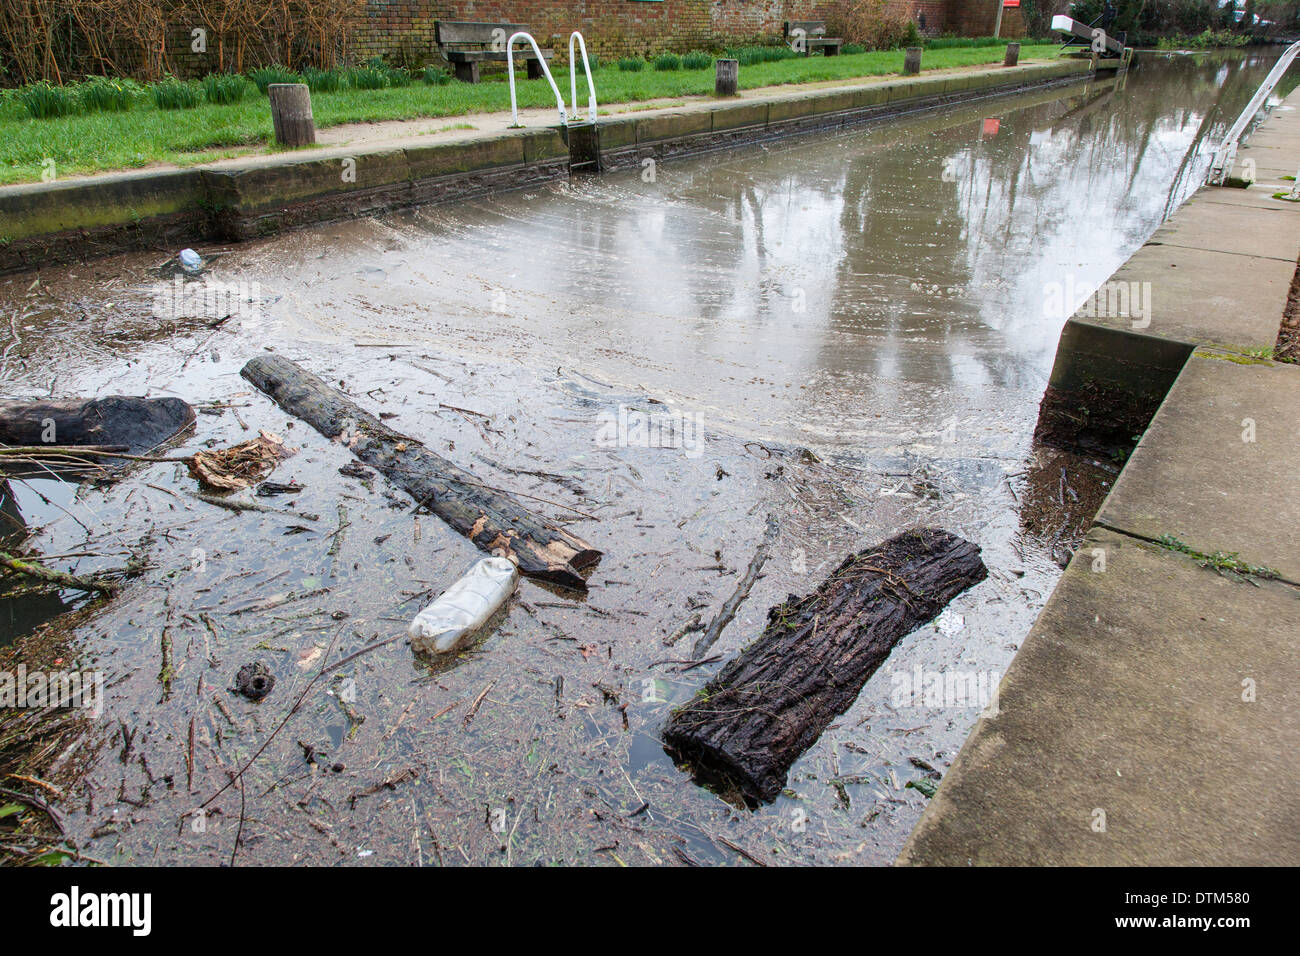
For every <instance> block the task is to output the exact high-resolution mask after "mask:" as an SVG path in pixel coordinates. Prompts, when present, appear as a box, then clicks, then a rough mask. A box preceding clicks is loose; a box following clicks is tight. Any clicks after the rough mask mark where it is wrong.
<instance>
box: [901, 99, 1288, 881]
mask: <svg viewBox="0 0 1300 956" xmlns="http://www.w3.org/2000/svg"><path fill="white" fill-rule="evenodd" d="M1297 157H1300V92H1297V93H1293V94H1292V95H1291V96H1290V97H1288V99H1287V100H1286V102H1285V103H1284V105H1283V106H1282V107H1281V108H1279V109H1278V110H1276V111H1275V112H1274V113H1273V114H1272V116H1271V117H1270V118H1269V119H1268V120H1266V122H1265V123H1264V124H1263V125H1262V126H1261V128H1260V129H1259V130H1258V131H1257V132H1256V133H1255V134H1254V135H1253V136H1252V137H1251V138H1250V140H1249V143H1248V144H1247V146H1246V147H1245V148H1243V149H1242V151H1241V153H1240V155H1239V157H1238V160H1239V166H1238V175H1240V172H1241V168H1242V165H1244V164H1245V163H1246V162H1251V163H1253V165H1254V167H1255V173H1256V175H1257V176H1258V182H1257V184H1256V185H1254V186H1252V187H1250V188H1248V189H1231V188H1212V187H1207V188H1204V189H1202V190H1201V191H1200V192H1199V193H1197V195H1196V196H1195V197H1194V198H1193V199H1192V200H1191V201H1189V202H1188V203H1187V204H1186V205H1184V206H1183V207H1182V208H1181V209H1180V210H1179V211H1178V212H1177V214H1175V215H1174V217H1173V218H1172V219H1171V220H1170V221H1169V222H1167V223H1166V224H1165V225H1164V226H1162V227H1161V228H1160V229H1159V230H1157V232H1156V233H1155V234H1154V235H1153V236H1152V237H1151V239H1150V240H1149V241H1148V242H1147V243H1146V244H1145V245H1144V246H1143V247H1142V248H1141V249H1139V250H1138V251H1137V253H1135V254H1134V255H1133V257H1132V258H1131V259H1130V260H1129V261H1128V262H1127V263H1126V264H1125V265H1124V266H1123V267H1122V268H1121V269H1120V270H1119V272H1117V273H1116V275H1115V280H1116V281H1123V282H1125V283H1126V284H1129V287H1130V289H1132V288H1133V287H1132V285H1131V283H1138V288H1141V287H1142V285H1141V284H1142V283H1149V286H1148V288H1149V289H1150V292H1151V295H1150V309H1149V310H1147V313H1146V314H1145V315H1133V314H1119V315H1115V314H1110V315H1105V316H1101V315H1097V314H1094V310H1092V309H1088V310H1086V311H1085V313H1084V314H1081V315H1076V316H1075V317H1074V318H1072V319H1071V320H1070V321H1069V322H1068V323H1067V325H1066V327H1065V330H1064V332H1063V333H1062V335H1061V343H1060V349H1059V352H1058V355H1057V360H1056V367H1055V370H1054V372H1053V375H1052V386H1053V388H1054V389H1055V390H1057V392H1058V393H1059V394H1058V395H1057V396H1056V399H1057V400H1058V402H1059V403H1060V405H1061V406H1062V407H1064V408H1065V409H1066V411H1060V410H1058V411H1056V412H1049V413H1045V419H1046V420H1047V424H1046V426H1045V427H1046V429H1047V430H1048V431H1050V430H1052V429H1054V428H1055V429H1058V430H1060V429H1063V428H1064V426H1062V425H1061V421H1062V420H1063V419H1061V418H1060V416H1062V415H1067V414H1069V407H1070V405H1071V404H1073V406H1074V412H1073V414H1074V415H1075V417H1076V419H1078V420H1077V421H1075V422H1074V426H1076V427H1081V428H1082V430H1083V432H1084V433H1085V434H1087V433H1088V431H1089V426H1090V422H1089V421H1088V419H1089V417H1090V416H1091V415H1092V414H1093V412H1094V411H1095V409H1093V408H1090V407H1088V404H1087V403H1089V402H1091V401H1093V400H1094V399H1095V398H1097V397H1098V396H1104V397H1106V398H1107V400H1108V401H1110V402H1111V403H1112V404H1111V411H1110V413H1108V416H1107V417H1106V419H1105V420H1104V421H1103V422H1102V424H1101V426H1100V435H1098V434H1097V430H1096V429H1094V430H1093V432H1092V434H1093V437H1094V438H1095V439H1096V440H1097V441H1099V442H1102V443H1104V442H1105V441H1106V440H1108V439H1109V438H1111V437H1114V432H1115V429H1116V428H1118V427H1119V426H1118V424H1117V419H1116V416H1115V414H1114V413H1115V411H1116V410H1118V419H1120V420H1125V421H1127V422H1128V423H1130V424H1134V423H1136V427H1138V428H1139V429H1141V428H1142V427H1144V426H1145V423H1143V422H1141V419H1142V416H1143V415H1146V416H1147V417H1148V418H1150V424H1149V427H1145V432H1144V433H1142V437H1141V440H1140V442H1138V444H1137V447H1136V449H1135V450H1134V451H1133V453H1132V456H1131V457H1130V458H1129V460H1128V462H1127V464H1126V465H1125V467H1124V469H1123V471H1122V472H1121V474H1120V477H1119V479H1118V480H1117V482H1116V483H1115V486H1114V488H1113V489H1112V490H1111V492H1110V495H1109V496H1108V497H1107V498H1106V500H1105V502H1104V503H1103V505H1102V507H1101V510H1100V512H1099V513H1098V514H1097V517H1096V519H1095V522H1094V525H1093V527H1092V529H1091V530H1090V531H1089V533H1088V535H1087V538H1086V539H1085V541H1084V543H1083V545H1082V546H1081V547H1080V548H1079V550H1078V551H1077V552H1076V553H1075V555H1074V557H1073V560H1072V561H1071V562H1070V564H1069V566H1068V567H1067V568H1066V570H1065V573H1064V575H1063V576H1062V578H1061V580H1060V582H1059V584H1058V586H1057V588H1056V590H1055V591H1054V593H1053V594H1052V596H1051V598H1050V599H1049V601H1048V603H1047V605H1046V607H1045V608H1044V609H1043V612H1042V614H1041V615H1040V616H1039V618H1038V621H1037V622H1036V623H1035V625H1034V627H1033V629H1032V631H1031V632H1030V634H1029V636H1028V638H1027V639H1026V640H1025V643H1024V645H1023V646H1022V647H1021V649H1020V651H1019V653H1018V654H1017V655H1016V657H1015V659H1014V660H1013V662H1012V664H1011V667H1010V668H1009V670H1008V671H1007V674H1006V676H1005V677H1004V679H1003V681H1002V684H1001V687H1000V693H999V701H998V707H997V713H996V715H990V716H986V717H983V718H981V719H980V721H979V722H978V723H977V724H976V726H975V729H974V730H973V731H972V732H971V735H970V737H969V738H968V739H967V741H966V744H965V745H964V746H963V748H962V750H961V753H960V754H959V755H958V756H957V758H956V760H955V762H954V763H953V765H952V767H951V769H950V770H949V771H948V773H947V774H946V776H945V777H944V778H943V781H942V782H941V783H940V785H939V789H938V792H937V794H936V795H935V797H934V799H933V801H932V802H931V804H930V806H929V807H928V808H927V810H926V812H925V815H924V816H923V817H922V818H921V821H920V823H919V824H918V825H917V827H916V829H915V831H914V832H913V833H912V835H911V838H910V839H909V841H908V843H907V845H906V846H905V847H904V849H903V852H902V854H901V856H900V857H899V863H901V864H909V865H957V866H964V865H981V864H991V865H1157V864H1159V865H1193V864H1204V865H1236V866H1250V865H1285V864H1289V865H1295V864H1297V863H1300V829H1298V828H1297V827H1296V824H1295V821H1296V814H1297V804H1296V797H1295V794H1296V792H1297V786H1296V784H1297V780H1298V778H1300V767H1298V765H1297V762H1296V758H1295V755H1296V753H1297V752H1300V655H1298V654H1297V649H1298V648H1297V644H1298V643H1300V547H1297V545H1296V529H1297V528H1298V527H1300V495H1297V494H1296V487H1295V486H1296V482H1297V480H1298V479H1300V427H1298V426H1297V417H1298V413H1300V367H1297V366H1295V365H1291V364H1283V363H1278V362H1274V361H1272V360H1271V359H1270V356H1271V354H1272V348H1273V346H1274V343H1275V342H1276V341H1277V337H1278V329H1279V325H1280V324H1281V320H1282V317H1283V312H1284V310H1285V309H1286V308H1287V305H1288V297H1289V295H1290V296H1292V297H1293V293H1292V290H1293V281H1294V280H1295V278H1296V275H1297V270H1296V263H1297V258H1298V257H1300V207H1298V206H1297V204H1295V203H1291V202H1287V201H1285V200H1280V199H1277V198H1274V194H1276V193H1279V192H1285V191H1287V190H1289V189H1290V188H1291V186H1292V185H1293V183H1292V182H1291V181H1287V180H1283V179H1282V178H1281V177H1283V176H1288V175H1294V174H1295V171H1296V170H1295V168H1294V167H1295V166H1296V164H1297ZM1137 311H1141V310H1137ZM1152 412H1154V417H1151V413H1152ZM1052 415H1056V416H1057V418H1056V419H1053V418H1052ZM1215 565H1217V566H1219V567H1220V568H1221V571H1219V572H1216V570H1215V569H1214V566H1215ZM1246 566H1251V567H1253V568H1255V569H1256V570H1257V571H1258V572H1260V573H1258V574H1257V575H1254V576H1253V578H1252V579H1248V578H1246V577H1243V576H1242V575H1241V574H1235V573H1233V571H1232V569H1233V568H1236V569H1237V570H1238V571H1241V570H1245V569H1246Z"/></svg>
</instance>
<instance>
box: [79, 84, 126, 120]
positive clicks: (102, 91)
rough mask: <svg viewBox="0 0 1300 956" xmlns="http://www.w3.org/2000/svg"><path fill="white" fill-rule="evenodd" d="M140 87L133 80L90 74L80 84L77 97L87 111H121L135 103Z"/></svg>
mask: <svg viewBox="0 0 1300 956" xmlns="http://www.w3.org/2000/svg"><path fill="white" fill-rule="evenodd" d="M139 89H140V87H139V86H138V85H137V84H136V83H135V82H134V81H133V80H111V79H109V78H108V77H106V76H92V77H91V78H90V79H88V80H86V82H85V83H82V84H81V87H80V89H78V90H77V97H78V99H80V101H81V108H82V109H84V110H86V111H87V112H92V111H94V110H103V111H104V112H106V113H122V112H125V111H126V110H129V109H130V108H131V106H132V105H133V104H134V103H135V96H136V93H137V92H138V91H139Z"/></svg>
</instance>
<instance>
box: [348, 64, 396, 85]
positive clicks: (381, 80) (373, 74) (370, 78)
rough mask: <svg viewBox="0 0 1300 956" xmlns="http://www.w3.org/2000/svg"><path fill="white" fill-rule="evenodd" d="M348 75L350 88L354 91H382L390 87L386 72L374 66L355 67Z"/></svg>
mask: <svg viewBox="0 0 1300 956" xmlns="http://www.w3.org/2000/svg"><path fill="white" fill-rule="evenodd" d="M347 75H348V86H350V87H352V88H353V89H354V90H382V89H383V88H384V87H386V86H387V85H388V77H387V76H385V75H384V71H383V70H382V69H377V68H375V67H373V66H354V67H353V68H352V69H350V70H348V74H347Z"/></svg>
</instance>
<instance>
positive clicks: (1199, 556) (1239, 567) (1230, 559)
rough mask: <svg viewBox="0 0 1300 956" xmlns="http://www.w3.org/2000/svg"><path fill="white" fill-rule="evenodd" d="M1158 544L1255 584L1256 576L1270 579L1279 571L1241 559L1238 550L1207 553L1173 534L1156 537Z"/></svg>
mask: <svg viewBox="0 0 1300 956" xmlns="http://www.w3.org/2000/svg"><path fill="white" fill-rule="evenodd" d="M1156 544H1158V545H1160V546H1161V547H1162V548H1166V549H1167V550H1169V551H1176V552H1178V553H1179V554H1185V555H1187V556H1188V557H1189V558H1192V559H1193V560H1194V561H1196V562H1197V563H1198V564H1200V566H1201V567H1203V568H1211V569H1212V570H1214V571H1217V572H1218V573H1219V574H1221V575H1223V576H1224V577H1225V578H1232V579H1233V580H1234V581H1248V582H1250V583H1251V584H1254V583H1255V582H1254V580H1252V579H1254V578H1264V579H1265V580H1268V579H1272V578H1276V577H1277V576H1278V573H1277V571H1275V570H1274V569H1273V568H1267V567H1261V566H1259V565H1254V564H1248V563H1246V562H1245V561H1243V560H1241V557H1240V556H1239V555H1238V554H1237V552H1236V551H1214V552H1212V553H1210V554H1206V553H1205V552H1203V551H1197V550H1196V549H1195V548H1192V547H1190V546H1189V545H1187V544H1185V543H1184V542H1182V541H1180V540H1178V538H1176V537H1174V536H1173V535H1172V534H1162V535H1161V536H1160V537H1159V538H1157V539H1156Z"/></svg>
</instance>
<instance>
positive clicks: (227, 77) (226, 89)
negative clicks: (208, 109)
mask: <svg viewBox="0 0 1300 956" xmlns="http://www.w3.org/2000/svg"><path fill="white" fill-rule="evenodd" d="M247 93H248V80H246V79H244V78H243V77H242V76H239V75H238V74H236V73H209V74H208V75H207V76H205V77H204V78H203V95H204V96H206V97H207V98H208V102H209V103H217V104H222V105H229V104H231V103H238V102H239V101H240V100H242V99H243V98H244V96H245V95H246V94H247Z"/></svg>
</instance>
